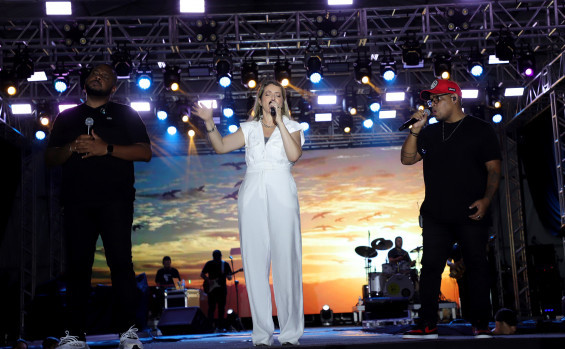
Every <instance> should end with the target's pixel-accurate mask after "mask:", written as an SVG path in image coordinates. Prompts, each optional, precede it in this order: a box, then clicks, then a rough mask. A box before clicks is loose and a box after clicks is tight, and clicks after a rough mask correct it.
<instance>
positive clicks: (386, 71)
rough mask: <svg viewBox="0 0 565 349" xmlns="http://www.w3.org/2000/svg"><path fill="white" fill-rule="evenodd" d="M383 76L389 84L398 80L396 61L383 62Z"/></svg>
mask: <svg viewBox="0 0 565 349" xmlns="http://www.w3.org/2000/svg"><path fill="white" fill-rule="evenodd" d="M381 76H382V78H383V79H385V81H387V82H391V81H393V80H394V79H396V62H395V61H388V62H387V61H383V62H381Z"/></svg>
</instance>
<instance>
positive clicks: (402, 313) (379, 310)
mask: <svg viewBox="0 0 565 349" xmlns="http://www.w3.org/2000/svg"><path fill="white" fill-rule="evenodd" d="M409 301H410V300H409V299H408V297H371V298H367V299H365V320H376V319H392V318H402V317H407V316H408V303H409Z"/></svg>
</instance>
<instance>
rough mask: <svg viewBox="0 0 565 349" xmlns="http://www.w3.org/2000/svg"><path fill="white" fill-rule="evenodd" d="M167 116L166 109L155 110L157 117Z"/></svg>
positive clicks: (163, 117)
mask: <svg viewBox="0 0 565 349" xmlns="http://www.w3.org/2000/svg"><path fill="white" fill-rule="evenodd" d="M167 117H169V113H167V111H166V110H157V119H159V120H166V119H167Z"/></svg>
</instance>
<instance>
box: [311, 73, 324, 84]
mask: <svg viewBox="0 0 565 349" xmlns="http://www.w3.org/2000/svg"><path fill="white" fill-rule="evenodd" d="M310 81H312V82H313V83H314V84H318V83H320V81H322V74H320V73H318V72H316V73H312V75H310Z"/></svg>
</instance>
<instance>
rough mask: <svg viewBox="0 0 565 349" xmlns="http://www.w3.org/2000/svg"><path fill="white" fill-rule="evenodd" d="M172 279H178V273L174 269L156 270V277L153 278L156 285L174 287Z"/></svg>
mask: <svg viewBox="0 0 565 349" xmlns="http://www.w3.org/2000/svg"><path fill="white" fill-rule="evenodd" d="M173 278H177V279H180V274H179V271H178V270H176V269H175V268H169V269H165V268H161V269H159V270H157V275H156V276H155V283H156V284H157V285H167V286H168V285H174V280H173Z"/></svg>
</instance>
